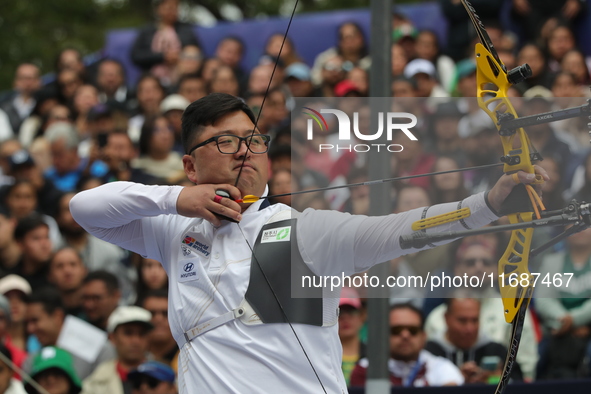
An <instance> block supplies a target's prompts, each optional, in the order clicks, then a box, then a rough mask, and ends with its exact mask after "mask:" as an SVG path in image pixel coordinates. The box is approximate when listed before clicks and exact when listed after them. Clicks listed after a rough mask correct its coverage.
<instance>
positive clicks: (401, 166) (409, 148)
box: [392, 132, 435, 189]
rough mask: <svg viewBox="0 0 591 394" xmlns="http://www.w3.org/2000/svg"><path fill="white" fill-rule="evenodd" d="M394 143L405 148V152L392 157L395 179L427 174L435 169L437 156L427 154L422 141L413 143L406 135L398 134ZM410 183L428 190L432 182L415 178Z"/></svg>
mask: <svg viewBox="0 0 591 394" xmlns="http://www.w3.org/2000/svg"><path fill="white" fill-rule="evenodd" d="M392 143H393V144H399V145H402V146H404V149H403V150H401V151H400V152H397V153H396V154H395V155H392V168H393V171H392V176H393V177H399V176H407V175H415V174H426V173H427V172H429V170H430V169H431V168H433V163H435V156H434V155H432V154H430V153H425V152H424V151H423V144H422V143H421V142H420V141H411V140H409V139H408V137H407V136H406V135H405V134H404V133H401V132H398V133H394V134H393V136H392ZM408 183H410V184H412V185H417V186H421V187H423V188H425V189H428V188H429V186H430V185H431V180H430V179H429V178H428V177H423V178H414V179H411V180H409V181H408Z"/></svg>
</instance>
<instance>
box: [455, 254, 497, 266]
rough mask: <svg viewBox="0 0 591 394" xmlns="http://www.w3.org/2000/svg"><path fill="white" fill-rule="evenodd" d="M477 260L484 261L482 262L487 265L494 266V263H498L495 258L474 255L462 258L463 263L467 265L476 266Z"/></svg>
mask: <svg viewBox="0 0 591 394" xmlns="http://www.w3.org/2000/svg"><path fill="white" fill-rule="evenodd" d="M477 261H482V264H483V265H484V266H485V267H492V266H494V265H496V263H495V261H494V260H493V259H487V258H484V257H473V258H470V259H464V260H462V264H463V265H465V266H466V267H470V268H471V267H474V266H475V265H476V262H477Z"/></svg>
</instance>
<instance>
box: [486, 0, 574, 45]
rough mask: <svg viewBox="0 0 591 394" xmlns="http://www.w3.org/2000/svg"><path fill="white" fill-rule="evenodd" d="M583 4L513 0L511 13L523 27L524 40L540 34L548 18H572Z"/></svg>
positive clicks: (551, 0)
mask: <svg viewBox="0 0 591 394" xmlns="http://www.w3.org/2000/svg"><path fill="white" fill-rule="evenodd" d="M583 6H584V3H581V2H580V1H578V0H538V1H532V0H513V8H512V13H513V17H514V18H515V19H516V21H517V22H518V23H519V24H520V25H521V26H522V27H523V29H524V33H525V36H526V40H528V41H532V40H535V39H536V37H538V36H539V35H540V32H541V29H542V26H544V24H545V23H546V21H547V20H548V19H550V18H554V17H558V18H561V19H565V20H572V19H574V18H575V17H576V16H578V15H579V14H580V12H581V11H582V9H583ZM476 10H478V8H476Z"/></svg>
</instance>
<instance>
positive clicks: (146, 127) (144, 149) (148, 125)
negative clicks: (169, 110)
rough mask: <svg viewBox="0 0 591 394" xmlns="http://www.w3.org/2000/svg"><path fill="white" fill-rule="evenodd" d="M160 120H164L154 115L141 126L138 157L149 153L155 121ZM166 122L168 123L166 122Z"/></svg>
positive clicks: (160, 116) (162, 116)
mask: <svg viewBox="0 0 591 394" xmlns="http://www.w3.org/2000/svg"><path fill="white" fill-rule="evenodd" d="M160 118H163V119H166V118H165V117H164V115H156V116H151V117H149V118H147V119H146V120H145V121H144V124H143V125H142V131H141V133H140V140H139V141H138V146H139V150H140V156H143V155H147V154H149V153H150V145H151V141H152V135H154V128H155V127H156V121H157V120H158V119H160ZM166 122H167V123H168V121H166Z"/></svg>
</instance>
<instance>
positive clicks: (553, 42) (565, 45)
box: [546, 24, 576, 73]
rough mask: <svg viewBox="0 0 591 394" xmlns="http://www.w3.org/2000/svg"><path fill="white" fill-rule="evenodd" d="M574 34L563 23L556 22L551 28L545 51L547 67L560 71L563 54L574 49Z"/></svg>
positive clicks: (553, 70)
mask: <svg viewBox="0 0 591 394" xmlns="http://www.w3.org/2000/svg"><path fill="white" fill-rule="evenodd" d="M575 46H576V43H575V35H574V34H573V32H572V31H571V29H570V27H569V26H568V25H565V24H558V25H557V26H556V27H554V29H552V30H551V33H550V37H548V43H547V48H546V50H547V52H548V68H549V69H550V71H552V72H555V73H556V72H559V71H561V66H560V65H561V63H562V59H563V58H564V55H566V53H567V52H568V51H571V50H573V49H575Z"/></svg>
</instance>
